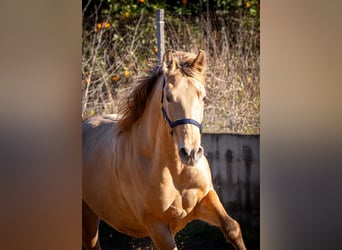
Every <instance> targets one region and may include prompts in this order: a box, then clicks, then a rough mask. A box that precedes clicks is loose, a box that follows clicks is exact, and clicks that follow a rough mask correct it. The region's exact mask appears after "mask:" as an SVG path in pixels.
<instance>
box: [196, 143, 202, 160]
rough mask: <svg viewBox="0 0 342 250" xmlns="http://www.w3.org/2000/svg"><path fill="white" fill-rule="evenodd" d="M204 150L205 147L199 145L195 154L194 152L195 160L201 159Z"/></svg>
mask: <svg viewBox="0 0 342 250" xmlns="http://www.w3.org/2000/svg"><path fill="white" fill-rule="evenodd" d="M203 151H204V150H203V147H202V146H199V147H198V149H197V151H196V152H195V154H194V160H195V161H197V160H199V159H200V158H201V157H202V155H203Z"/></svg>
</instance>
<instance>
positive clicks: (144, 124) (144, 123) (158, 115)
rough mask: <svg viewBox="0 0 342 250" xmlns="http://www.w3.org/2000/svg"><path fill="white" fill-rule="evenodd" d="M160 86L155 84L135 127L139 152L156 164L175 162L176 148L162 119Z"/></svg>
mask: <svg viewBox="0 0 342 250" xmlns="http://www.w3.org/2000/svg"><path fill="white" fill-rule="evenodd" d="M161 91H162V90H161V86H159V85H158V84H157V86H156V88H155V89H154V93H153V94H152V95H151V96H152V98H151V99H150V100H149V101H148V102H147V104H146V109H145V113H144V115H143V117H142V120H141V122H140V124H139V126H137V127H136V129H135V135H134V137H135V138H136V140H137V141H139V145H140V146H139V147H136V149H137V150H139V153H140V154H141V153H142V154H144V155H146V156H147V157H148V158H150V159H151V160H153V161H154V163H156V164H157V165H163V164H167V165H169V164H170V162H172V161H173V162H175V159H177V157H178V154H177V149H176V145H175V144H174V141H173V138H172V136H171V135H170V131H169V127H168V125H167V123H166V122H165V120H164V117H163V115H162V111H161V101H160V100H161Z"/></svg>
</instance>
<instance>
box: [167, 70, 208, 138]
mask: <svg viewBox="0 0 342 250" xmlns="http://www.w3.org/2000/svg"><path fill="white" fill-rule="evenodd" d="M165 84H166V80H165V76H164V82H163V88H162V97H161V103H162V113H163V116H164V119H165V121H167V123H168V124H169V127H170V129H171V132H170V133H171V135H172V133H173V128H174V127H176V126H179V125H184V124H192V125H195V126H196V127H198V128H199V130H200V133H202V125H201V124H200V123H199V122H198V121H196V120H194V119H190V118H184V119H179V120H176V121H174V122H173V121H171V120H170V118H169V116H168V115H167V113H166V111H165V109H164V106H163V100H164V88H165Z"/></svg>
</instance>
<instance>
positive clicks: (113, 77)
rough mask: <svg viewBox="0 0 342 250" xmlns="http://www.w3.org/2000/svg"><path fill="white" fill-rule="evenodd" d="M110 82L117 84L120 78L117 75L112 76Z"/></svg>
mask: <svg viewBox="0 0 342 250" xmlns="http://www.w3.org/2000/svg"><path fill="white" fill-rule="evenodd" d="M112 80H113V81H116V82H117V81H119V80H120V76H119V75H113V76H112Z"/></svg>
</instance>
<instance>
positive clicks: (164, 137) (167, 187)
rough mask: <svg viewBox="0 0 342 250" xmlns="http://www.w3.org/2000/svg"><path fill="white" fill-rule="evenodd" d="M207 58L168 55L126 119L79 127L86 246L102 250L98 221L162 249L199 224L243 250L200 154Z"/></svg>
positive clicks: (130, 103) (131, 98)
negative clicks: (196, 221)
mask: <svg viewBox="0 0 342 250" xmlns="http://www.w3.org/2000/svg"><path fill="white" fill-rule="evenodd" d="M205 70H206V54H205V52H204V51H203V50H199V52H198V54H192V53H186V52H179V51H172V50H168V51H166V52H165V54H164V56H163V58H162V63H161V65H156V66H154V67H152V68H151V69H150V70H149V71H148V74H147V76H142V77H139V78H138V79H137V80H136V86H135V87H134V88H133V89H132V91H131V92H130V93H129V95H128V97H127V99H126V101H125V102H123V103H121V105H120V110H121V112H122V117H121V118H120V119H119V120H116V119H112V118H111V117H109V116H97V117H92V118H89V119H87V120H86V121H84V122H83V123H82V153H83V174H82V242H83V246H84V247H85V248H86V249H87V250H88V249H97V250H98V249H101V248H100V244H99V233H98V227H99V221H100V219H101V220H103V221H105V222H106V223H107V224H108V225H110V226H111V227H113V228H114V229H116V230H117V231H119V232H121V233H124V234H127V235H130V236H133V237H147V236H148V237H150V238H151V239H152V241H153V244H154V245H155V246H156V247H157V249H161V250H164V249H165V250H169V249H177V246H176V244H175V241H174V235H175V234H176V233H177V232H178V231H180V230H181V229H182V228H184V227H185V226H186V224H187V223H188V222H190V221H191V220H194V219H200V220H203V221H205V222H207V223H209V224H211V225H213V226H217V227H220V229H221V231H222V232H223V234H224V236H225V237H226V239H227V241H228V242H230V243H231V244H232V245H233V246H234V247H235V249H238V250H244V249H246V247H245V244H244V241H243V238H242V233H241V229H240V225H239V223H238V222H237V221H236V220H234V219H233V218H232V217H230V216H229V215H228V214H227V212H226V211H225V209H224V207H223V205H222V203H221V202H220V200H219V197H218V195H217V193H216V192H215V190H214V188H213V183H212V176H211V172H210V168H209V164H208V161H207V159H206V157H205V155H204V149H203V147H202V146H201V131H202V125H201V123H202V120H203V109H204V101H205V99H206V88H205Z"/></svg>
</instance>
